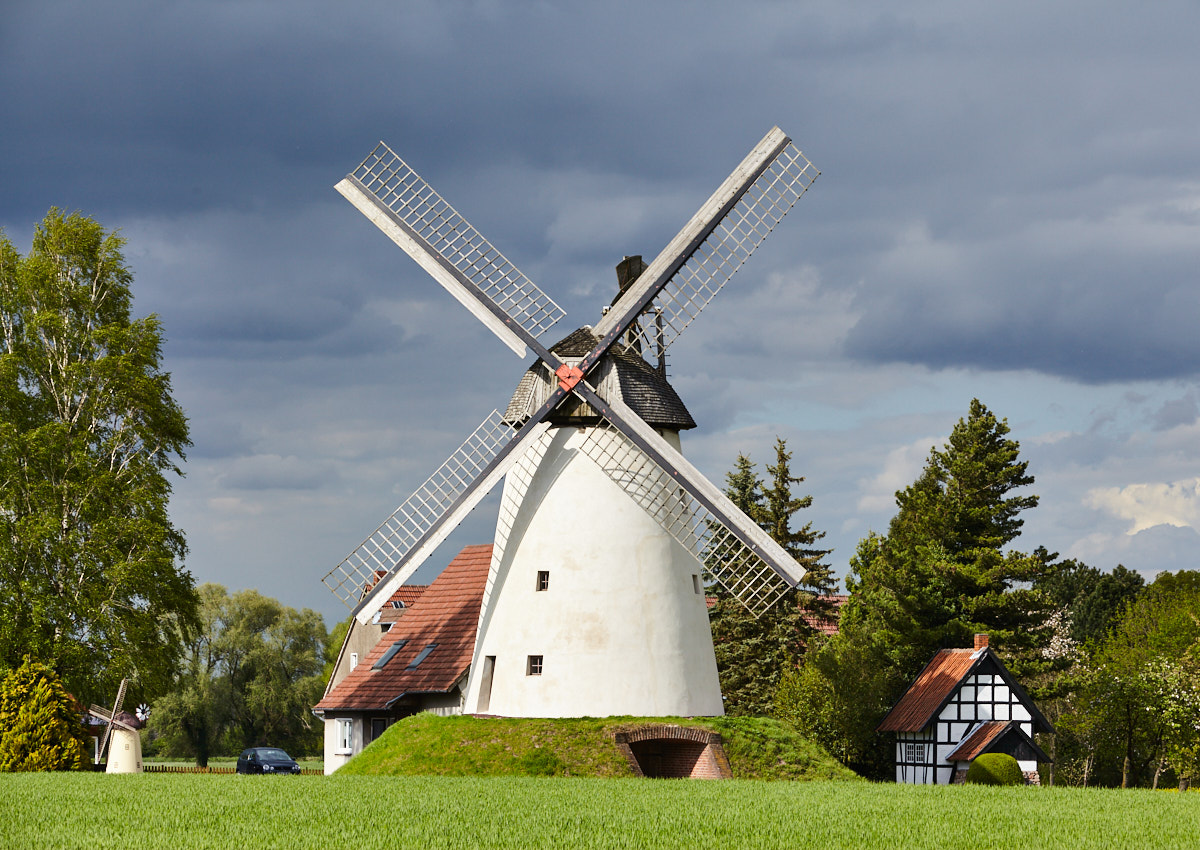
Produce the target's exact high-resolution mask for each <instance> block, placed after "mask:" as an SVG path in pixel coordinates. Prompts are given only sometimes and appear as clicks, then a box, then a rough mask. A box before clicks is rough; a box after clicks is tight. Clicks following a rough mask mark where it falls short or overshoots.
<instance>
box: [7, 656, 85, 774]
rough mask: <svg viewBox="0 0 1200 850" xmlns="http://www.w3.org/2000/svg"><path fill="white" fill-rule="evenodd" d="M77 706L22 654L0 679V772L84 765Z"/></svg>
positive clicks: (47, 670) (41, 667) (53, 677)
mask: <svg viewBox="0 0 1200 850" xmlns="http://www.w3.org/2000/svg"><path fill="white" fill-rule="evenodd" d="M81 711H82V709H81V708H80V706H79V704H78V703H77V702H76V701H75V698H74V697H72V696H71V695H70V694H69V693H67V691H66V689H65V688H64V687H63V686H62V682H61V681H59V678H58V676H57V675H55V673H54V671H53V670H51V669H50V668H49V667H47V666H45V665H44V664H39V663H37V662H36V661H31V660H30V659H29V658H26V659H25V663H24V664H22V665H21V666H20V667H18V668H17V669H16V670H13V671H12V672H11V673H9V674H8V675H7V676H5V677H4V680H3V682H0V771H12V770H82V769H83V768H85V767H87V766H88V764H90V759H89V758H88V755H87V742H88V734H87V732H86V731H85V730H84V728H83V721H82V720H81V719H80V714H81Z"/></svg>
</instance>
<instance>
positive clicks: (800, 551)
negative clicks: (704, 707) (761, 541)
mask: <svg viewBox="0 0 1200 850" xmlns="http://www.w3.org/2000/svg"><path fill="white" fill-rule="evenodd" d="M791 458H792V453H791V452H789V451H788V450H787V443H786V441H784V440H780V439H777V440H776V442H775V464H774V465H773V466H768V467H767V472H768V474H769V475H770V476H771V479H770V485H769V486H767V485H766V483H765V482H764V481H763V479H762V478H761V477H760V476H759V475H758V473H757V472H756V471H755V468H754V463H753V461H751V460H750V458H749V457H748V456H747V455H745V454H739V455H738V457H737V460H736V461H735V462H734V468H733V470H732V471H731V472H729V473H727V474H726V476H725V483H726V490H725V492H726V495H727V496H729V499H730V500H731V501H732V502H733V503H734V504H735V505H737V506H738V507H739V508H740V509H741V510H742V511H744V512H745V513H746V515H747V516H749V517H750V518H751V519H752V520H754V521H755V522H756V523H757V524H758V525H759V526H760V527H761V528H762V529H763V530H764V531H766V532H767V534H769V535H770V536H771V538H772V539H773V540H775V541H776V542H777V543H779V545H780V546H782V547H783V548H784V550H785V551H787V552H788V554H790V555H792V557H794V558H795V559H796V560H797V561H798V562H799V563H800V564H801V566H803V567H804V568H805V569H806V570H807V571H808V573H807V574H806V576H805V579H804V581H803V582H802V588H803V589H798V590H791V591H788V592H787V593H785V594H784V595H783V597H782V598H780V599H779V600H778V601H777V602H776V603H775V604H774V605H773V606H772V607H771V608H770V610H768V611H766V612H765V613H763V614H762V615H761V616H760V617H757V618H756V617H755V616H754V615H753V614H751V613H750V612H749V611H747V610H746V608H745V607H744V606H743V605H742V604H741V602H739V601H738V600H737V599H736V598H735V597H733V596H732V595H731V594H729V593H728V592H726V591H725V590H724V589H722V588H720V587H719V586H718V587H714V588H713V589H712V592H713V595H714V596H715V597H716V604H715V605H714V606H713V608H712V610H711V612H710V618H709V620H710V624H711V626H712V632H713V647H714V649H715V651H716V655H717V671H718V673H719V675H720V677H721V693H722V695H723V696H724V698H725V710H726V712H727V713H728V714H756V715H765V714H770V713H771V709H772V706H773V705H774V700H775V691H776V689H777V688H778V686H779V682H780V681H781V679H782V677H783V676H784V674H785V673H786V672H787V671H788V670H789V669H791V668H792V667H794V666H795V664H796V662H797V659H798V658H799V657H800V656H801V655H802V654H803V652H804V650H805V647H806V645H807V643H808V641H809V640H811V637H812V630H811V629H810V628H809V627H807V626H806V624H805V620H804V617H803V610H804V609H809V610H814V611H824V608H823V604H822V603H821V602H820V601H819V600H820V596H819V595H817V594H821V593H825V592H828V589H829V588H830V587H831V586H832V583H833V582H832V578H831V576H830V573H829V567H828V566H827V565H824V564H822V563H821V558H823V557H824V556H825V555H826V554H828V550H825V549H816V548H814V545H815V543H816V541H818V540H820V539H821V538H822V537H823V536H824V532H821V531H816V530H814V529H813V528H812V523H806V524H805V525H804V526H802V527H800V528H797V529H793V527H792V525H793V521H794V517H795V515H796V514H797V513H798V512H799V511H801V510H803V509H804V508H807V507H809V506H810V505H811V504H812V497H811V496H802V497H797V496H795V495H793V493H792V487H793V485H795V484H799V483H801V482H802V481H803V480H804V479H803V478H798V477H795V476H793V475H792V473H791V467H790V461H791Z"/></svg>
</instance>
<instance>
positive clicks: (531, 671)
mask: <svg viewBox="0 0 1200 850" xmlns="http://www.w3.org/2000/svg"><path fill="white" fill-rule="evenodd" d="M525 675H526V676H540V675H542V656H540V655H531V656H529V660H528V661H527V662H526V664H525Z"/></svg>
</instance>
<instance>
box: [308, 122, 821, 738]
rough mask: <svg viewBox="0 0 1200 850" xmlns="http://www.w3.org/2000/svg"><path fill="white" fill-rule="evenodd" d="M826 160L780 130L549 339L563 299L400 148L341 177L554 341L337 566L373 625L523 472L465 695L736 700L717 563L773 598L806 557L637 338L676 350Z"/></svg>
mask: <svg viewBox="0 0 1200 850" xmlns="http://www.w3.org/2000/svg"><path fill="white" fill-rule="evenodd" d="M817 175H818V172H817V171H816V169H815V168H814V167H813V166H812V164H811V163H810V162H809V161H808V160H807V159H806V158H805V157H804V155H803V154H801V153H800V151H799V150H798V149H797V148H796V147H795V146H794V145H792V143H791V140H790V139H789V138H788V137H787V136H786V135H784V133H783V132H782V131H781V130H779V128H774V129H772V130H771V132H769V133H768V134H767V135H766V136H765V137H764V138H763V140H762V141H761V142H759V144H758V145H757V146H755V148H754V149H753V150H752V151H751V152H750V154H749V155H748V156H747V157H746V158H745V159H744V160H743V161H742V163H741V164H740V165H739V166H738V167H737V168H736V169H735V170H734V172H733V173H732V174H731V175H730V176H729V178H728V179H727V180H726V181H725V182H724V183H723V184H722V185H721V186H720V187H719V188H718V189H717V191H716V192H715V193H714V194H713V195H712V197H710V198H709V199H708V201H707V202H706V203H705V204H704V205H703V206H702V207H701V208H700V210H699V212H697V213H696V215H695V216H693V217H692V220H691V221H689V222H688V224H687V225H686V226H685V227H684V228H683V230H682V231H680V233H679V234H678V235H677V236H676V237H675V238H674V239H673V240H672V241H671V242H670V243H669V244H668V245H667V247H666V248H665V249H664V250H663V252H662V253H661V254H660V255H659V256H658V257H657V258H656V259H655V260H654V261H653V262H651V263H650V264H649V266H644V264H642V263H640V261H639V262H637V263H636V266H634V268H633V270H634V271H635V272H638V271H640V273H639V274H636V279H635V280H633V281H631V282H628V286H623V287H622V291H621V293H620V295H619V296H618V298H617V300H616V301H615V303H614V305H613V306H612V308H611V309H610V310H609V311H608V312H607V313H606V314H605V315H604V316H603V318H601V319H600V320H599V322H598V323H597V324H596V325H595V326H594V327H584V328H581V329H580V330H578V331H576V332H574V333H572V334H571V335H570V336H568V337H567V338H566V339H564V340H563V341H562V342H560V343H559V344H557V345H554V346H552V347H551V348H547V347H546V346H545V345H543V344H542V343H541V342H539V340H538V337H539V336H541V335H542V334H544V333H545V331H546V330H547V329H548V328H550V327H551V326H552V325H553V324H554V323H555V322H557V321H558V319H559V318H561V317H562V315H563V311H562V309H561V308H559V307H558V305H557V304H555V303H554V302H553V301H552V300H551V299H550V298H549V297H548V296H546V295H545V294H544V293H543V292H542V291H541V290H539V289H538V288H537V287H536V286H535V285H534V284H533V283H532V282H531V281H530V280H529V279H528V278H526V277H525V276H524V275H523V274H522V273H521V272H519V271H518V270H517V269H516V268H515V267H514V266H513V265H512V264H511V263H510V262H509V261H508V260H507V259H506V258H505V257H504V256H503V255H502V254H500V252H499V251H497V250H496V249H495V248H494V247H492V245H491V244H490V243H488V242H487V241H486V240H485V239H484V238H483V237H482V236H480V235H479V233H478V232H477V231H476V230H475V229H474V228H473V227H471V226H470V225H469V224H468V223H467V222H466V221H465V220H464V219H463V218H462V216H460V215H459V214H458V213H457V212H456V211H455V210H454V209H453V208H452V207H451V206H450V205H449V204H447V203H446V202H445V201H444V200H443V199H442V198H441V196H440V195H438V194H437V192H435V191H434V190H433V189H432V188H431V187H430V186H429V185H428V184H427V183H426V182H425V181H424V180H422V179H421V178H420V177H419V176H418V175H417V174H416V173H415V172H414V171H413V170H412V169H411V168H409V167H408V165H407V164H405V163H404V162H403V161H402V160H400V159H399V157H397V156H396V155H395V154H394V153H392V151H391V150H390V149H389V148H388V147H387V146H386V145H384V144H382V143H380V144H379V145H378V146H377V147H376V148H375V150H374V151H372V153H371V154H370V155H369V156H368V157H367V158H366V159H365V160H364V161H363V163H362V164H361V165H360V166H359V167H358V168H357V169H355V170H354V171H353V172H352V173H351V174H349V175H347V177H346V178H345V179H344V180H342V181H341V182H340V183H339V184H338V186H337V188H338V191H339V192H341V193H342V194H343V195H344V196H345V197H346V198H347V199H348V200H349V201H350V202H351V203H353V204H354V205H355V206H356V207H357V208H358V209H359V210H360V211H361V212H363V213H364V214H365V215H366V216H367V217H368V218H370V219H371V220H372V221H373V222H374V223H375V224H376V225H377V226H378V227H379V228H380V229H381V230H383V231H384V233H386V234H387V235H388V236H389V237H390V238H391V239H392V240H393V241H394V242H395V243H396V244H397V245H399V246H400V247H401V248H403V249H404V250H405V251H406V252H407V253H408V254H409V255H410V256H411V257H412V258H413V259H414V260H416V261H417V263H419V264H420V265H421V267H422V268H424V269H425V270H426V271H427V272H429V274H430V275H432V276H433V277H434V279H436V280H437V281H438V283H440V284H441V285H442V286H443V287H445V288H446V289H447V290H448V291H449V292H450V293H451V294H452V295H453V296H454V297H455V298H457V299H458V300H459V301H460V302H461V303H462V304H463V305H464V306H466V307H467V309H469V310H470V311H471V312H472V313H474V314H475V315H476V316H477V317H478V318H479V319H480V320H481V321H483V322H484V324H485V325H487V326H488V327H489V328H490V329H491V330H492V331H493V332H494V333H496V335H497V336H499V337H500V338H501V339H502V340H503V341H504V342H505V343H506V344H507V345H508V346H509V347H510V348H511V349H512V350H513V351H514V352H516V353H517V355H518V356H520V357H524V356H525V354H526V350H527V348H528V349H532V350H533V351H534V353H535V354H536V355H537V357H538V362H537V363H536V364H535V365H534V366H533V367H532V368H531V370H530V372H529V373H528V374H527V375H526V378H525V379H524V380H523V381H522V384H521V386H520V387H519V388H518V391H517V394H516V396H514V398H513V400H512V402H511V403H510V405H509V407H508V411H507V412H506V413H505V414H501V413H500V412H499V411H493V412H492V414H491V415H490V416H488V417H487V418H486V419H485V420H484V422H483V424H482V425H480V426H479V428H478V429H476V431H475V432H474V433H473V434H472V435H471V436H470V437H469V438H468V439H467V440H466V442H464V443H463V445H462V446H461V447H459V449H458V450H457V451H456V452H455V453H454V454H452V455H451V456H450V458H449V460H447V461H446V463H445V464H443V466H442V467H441V468H440V469H439V470H438V471H437V472H435V473H434V474H433V475H432V476H431V477H430V478H429V479H428V480H427V481H426V482H425V484H423V485H422V486H421V487H420V488H419V489H418V490H417V492H416V493H414V494H413V495H412V496H411V497H409V499H408V500H407V501H405V502H404V504H402V505H401V506H400V507H399V508H397V510H396V511H395V512H394V513H393V514H392V516H391V517H390V518H389V519H388V520H387V521H386V522H384V523H383V525H382V526H380V527H379V529H377V530H376V531H375V533H374V534H372V535H371V536H370V537H369V538H368V539H367V540H366V541H365V542H364V543H363V544H362V545H361V546H359V547H358V549H356V550H355V551H354V552H353V553H351V554H350V555H349V556H348V557H347V558H346V559H345V560H344V561H343V562H342V563H341V564H339V565H338V566H337V567H335V568H334V569H333V570H331V571H330V573H329V574H328V575H326V577H325V582H326V584H328V585H329V586H330V588H331V589H332V590H333V591H334V592H335V593H337V594H338V595H339V596H341V598H342V599H343V600H344V601H346V602H347V604H348V605H350V606H351V607H352V608H353V610H354V615H355V616H356V617H357V618H358V619H359V620H360V621H361V622H364V623H365V622H367V621H368V620H369V619H370V618H371V616H372V615H373V613H374V612H375V611H376V610H378V609H379V608H380V607H381V606H382V605H383V604H384V603H385V602H386V600H387V599H388V598H389V597H390V596H391V594H392V593H393V592H394V591H395V589H396V588H397V587H399V586H400V585H401V584H403V583H404V582H405V581H407V580H408V578H409V577H410V576H411V575H412V574H413V572H414V571H415V570H416V569H417V567H418V566H419V565H420V564H421V563H422V562H423V561H424V560H425V559H426V558H427V557H428V556H429V555H430V554H431V553H432V552H433V550H434V549H435V548H436V547H437V546H438V545H439V544H440V543H441V542H442V541H443V540H444V539H445V538H446V536H447V535H448V534H449V533H450V532H451V531H452V530H453V528H454V527H455V526H457V525H458V523H459V522H461V521H462V519H463V518H464V517H465V516H466V514H467V513H469V512H470V511H471V509H472V508H474V507H475V505H477V504H478V503H479V501H480V500H481V499H483V497H484V496H485V495H487V493H488V492H489V491H490V490H491V489H492V488H493V487H494V486H495V485H496V484H497V483H498V482H499V481H500V479H501V478H504V477H506V476H507V477H506V483H505V487H504V494H503V497H502V503H501V509H500V517H499V520H498V522H497V531H496V541H495V543H496V545H495V547H494V554H493V560H492V565H491V571H490V574H489V578H488V586H487V590H486V591H485V596H484V602H483V606H482V609H481V611H480V619H479V631H478V636H477V640H476V646H475V655H474V658H473V662H472V665H471V677H470V682H469V684H468V689H467V702H466V706H465V710H466V711H468V712H479V713H494V714H502V715H509V716H540V717H555V716H581V715H591V716H605V715H614V714H630V715H643V716H659V715H715V714H721V713H722V707H721V695H720V688H719V685H718V682H717V671H716V663H715V660H714V656H713V648H712V638H711V634H710V632H709V627H708V615H707V608H706V605H705V600H704V584H705V581H706V580H707V579H712V580H716V581H718V582H720V583H721V584H722V585H724V586H725V587H726V588H727V589H728V590H729V591H730V592H732V593H733V594H734V595H736V596H737V597H738V598H739V599H740V600H741V601H742V602H743V604H745V605H746V606H747V607H748V608H749V609H750V610H751V611H754V612H756V613H760V612H761V611H763V610H766V608H768V607H770V605H771V604H773V603H774V602H775V601H776V600H778V598H779V597H780V596H781V595H782V594H783V593H784V592H785V591H786V590H787V589H788V588H789V587H793V586H795V584H796V583H797V582H798V581H799V580H800V579H801V578H802V577H803V575H804V570H803V569H802V568H801V567H800V566H799V565H798V564H797V563H796V562H795V561H794V560H793V559H792V558H791V557H790V556H789V555H788V554H787V553H786V552H785V551H784V550H783V549H782V548H781V547H780V546H779V545H778V544H776V543H775V542H774V541H773V540H771V539H770V537H768V536H767V535H766V534H765V533H764V532H763V531H762V530H761V529H760V528H759V527H758V526H757V525H756V524H755V523H754V522H753V521H752V520H751V519H749V518H748V517H747V516H745V514H743V513H742V512H741V511H740V510H738V509H737V508H736V507H735V506H734V505H733V504H732V503H731V502H730V501H729V500H728V499H727V498H726V497H725V495H724V494H723V493H722V492H721V491H720V490H719V489H718V488H717V487H715V486H714V485H713V484H712V483H711V482H710V481H708V480H707V479H706V478H705V477H704V476H703V475H701V474H700V472H699V471H698V470H697V469H696V468H695V467H693V466H692V465H691V464H690V463H689V462H688V461H687V460H685V459H684V458H683V456H682V455H681V454H680V451H679V438H678V430H679V429H680V428H681V427H686V424H684V422H683V421H682V420H681V419H679V417H678V416H676V418H674V419H672V418H671V417H667V419H666V420H663V421H650V422H648V421H647V418H649V419H651V420H654V419H655V416H656V411H658V409H659V408H660V407H662V406H663V404H664V403H665V404H666V406H668V407H669V406H671V400H670V396H673V395H674V393H673V391H672V390H670V387H669V385H667V384H666V381H665V377H662V376H660V379H659V380H655V379H654V377H653V373H655V370H654V369H653V367H650V366H649V365H648V364H647V363H646V362H645V361H644V360H642V358H641V357H640V356H639V353H638V352H639V350H641V349H643V348H646V347H647V346H653V347H656V348H657V349H658V350H659V351H660V352H661V351H663V350H665V348H666V347H667V346H668V345H670V344H671V342H673V341H674V339H675V338H676V337H677V336H678V335H679V333H680V332H681V331H682V330H683V329H684V328H685V327H687V325H688V324H690V323H691V321H692V320H693V319H694V318H695V317H696V316H697V315H698V314H699V312H700V310H702V309H703V308H704V306H705V305H707V304H708V302H709V301H710V300H711V299H712V297H713V296H714V295H715V294H716V293H717V292H718V291H719V290H720V289H721V287H722V286H724V285H725V283H726V282H727V281H728V280H729V279H730V278H731V277H732V276H733V274H734V273H735V272H736V271H737V269H738V268H739V267H740V266H741V264H742V263H743V262H744V261H745V260H746V258H747V257H749V255H750V253H751V252H752V251H753V250H754V249H755V248H756V247H757V246H758V245H759V244H760V243H761V242H762V240H763V239H764V238H765V237H766V235H767V234H768V233H769V232H770V231H771V229H772V228H773V227H774V226H775V225H776V224H777V223H778V222H779V221H780V220H781V219H782V218H783V216H784V215H785V214H786V213H787V211H788V210H789V209H790V208H791V206H792V205H793V204H794V203H795V202H796V200H797V199H798V198H799V197H800V195H801V194H803V193H804V191H805V190H806V189H807V188H808V186H809V185H810V184H811V183H812V181H813V180H815V179H816V177H817ZM622 265H623V266H624V271H625V273H626V275H627V276H630V277H632V276H633V275H631V274H629V272H630V271H631V265H632V264H630V263H625V264H622ZM647 320H648V321H647ZM674 398H675V401H678V397H677V396H675V397H674ZM679 407H680V408H682V404H681V403H680V404H679ZM682 414H683V416H686V417H687V420H689V421H690V416H687V412H686V410H685V409H684V410H683V411H682ZM381 573H384V574H386V575H385V577H384V578H383V579H381V580H377V578H378V576H379V575H380V574H381ZM364 588H370V590H369V592H367V593H365V594H364V593H363V589H364Z"/></svg>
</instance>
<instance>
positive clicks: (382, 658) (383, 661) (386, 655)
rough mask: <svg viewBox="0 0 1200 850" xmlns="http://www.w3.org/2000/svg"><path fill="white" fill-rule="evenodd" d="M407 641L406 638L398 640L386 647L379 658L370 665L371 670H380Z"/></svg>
mask: <svg viewBox="0 0 1200 850" xmlns="http://www.w3.org/2000/svg"><path fill="white" fill-rule="evenodd" d="M406 643H408V639H407V638H406V639H404V640H398V641H396V642H395V643H393V644H392V645H391V646H389V647H388V648H387V652H385V653H384V654H383V655H381V656H379V660H378V661H376V662H375V663H374V664H372V665H371V669H372V670H382V669H383V668H384V667H385V666H387V663H388V662H389V661H391V660H392V659H393V658H395V657H396V653H397V652H399V651H400V650H402V649H404V645H405V644H406Z"/></svg>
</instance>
